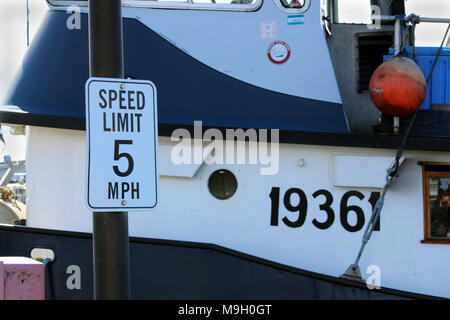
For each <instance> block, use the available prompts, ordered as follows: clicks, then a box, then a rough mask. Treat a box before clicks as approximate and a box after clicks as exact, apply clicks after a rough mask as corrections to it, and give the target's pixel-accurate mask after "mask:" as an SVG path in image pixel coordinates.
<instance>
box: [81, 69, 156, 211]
mask: <svg viewBox="0 0 450 320" xmlns="http://www.w3.org/2000/svg"><path fill="white" fill-rule="evenodd" d="M156 100H157V99H156V87H155V85H154V84H153V83H152V82H150V81H144V80H129V79H127V80H125V79H108V78H90V79H89V80H88V81H87V82H86V142H87V143H86V147H87V152H86V155H87V166H86V203H87V206H88V207H89V209H91V210H92V211H143V210H144V211H145V210H151V209H154V208H155V207H156V205H157V203H158V161H157V160H158V155H157V151H158V131H157V129H158V127H157V119H158V118H157V108H156Z"/></svg>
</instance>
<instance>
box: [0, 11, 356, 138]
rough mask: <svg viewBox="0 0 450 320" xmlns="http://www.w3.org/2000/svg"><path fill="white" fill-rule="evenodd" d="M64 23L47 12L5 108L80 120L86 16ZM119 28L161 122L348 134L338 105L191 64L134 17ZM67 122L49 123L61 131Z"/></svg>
mask: <svg viewBox="0 0 450 320" xmlns="http://www.w3.org/2000/svg"><path fill="white" fill-rule="evenodd" d="M66 19H67V14H66V13H65V12H60V11H50V12H49V13H48V15H47V17H46V19H45V21H44V22H43V25H42V27H41V30H40V31H39V33H38V34H37V35H36V37H35V39H34V41H33V42H32V44H31V46H30V48H29V51H28V53H27V56H26V58H25V61H24V64H23V72H22V73H21V74H19V75H18V78H17V81H16V83H15V85H14V86H13V87H12V90H11V91H10V94H9V95H7V98H6V101H5V104H6V105H14V106H18V107H19V108H20V109H21V110H22V111H26V112H27V113H29V114H32V115H34V116H48V117H49V118H47V119H57V118H60V117H69V118H84V117H85V100H84V85H85V83H86V81H87V79H88V77H89V46H88V17H87V14H82V19H81V22H82V25H81V29H80V30H69V29H68V28H67V27H66ZM123 27H124V59H125V74H126V76H131V77H132V78H135V79H146V80H151V81H153V82H154V83H155V85H156V87H157V90H158V121H159V123H160V124H161V123H162V124H169V125H192V124H193V122H194V121H195V120H201V121H203V125H205V126H211V127H230V128H232V127H234V128H267V129H271V128H274V129H281V130H293V131H303V132H305V131H306V132H308V131H309V132H330V133H347V132H348V127H347V123H346V119H345V115H344V112H343V107H342V105H341V104H336V103H329V102H324V101H319V100H312V99H305V98H299V97H295V96H291V95H286V94H281V93H277V92H274V91H271V90H267V89H263V88H260V87H257V86H253V85H251V84H248V83H245V82H243V81H240V80H237V79H235V78H232V77H230V76H228V75H225V74H223V73H221V72H218V71H217V70H214V69H212V68H210V67H208V66H207V65H205V64H203V63H201V62H199V61H197V60H196V59H194V58H192V57H191V56H189V55H188V54H186V53H185V52H183V51H182V50H180V49H178V48H177V47H175V46H174V45H172V44H171V43H169V42H168V41H167V40H165V39H163V38H162V37H161V36H159V35H158V34H156V33H155V32H154V31H152V30H150V29H149V28H148V27H146V26H145V25H143V24H142V23H140V22H139V21H137V20H135V19H124V21H123ZM324 90H326V88H324ZM2 110H3V111H4V109H0V111H2ZM52 117H53V118H52ZM55 117H56V118H55ZM45 119H46V118H44V121H45ZM0 120H1V119H0ZM66 122H67V121H62V123H61V124H60V125H58V124H57V123H56V124H54V123H53V124H52V125H49V126H59V127H61V128H66V127H67V126H66ZM69 127H70V126H69Z"/></svg>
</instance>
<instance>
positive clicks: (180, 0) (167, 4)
mask: <svg viewBox="0 0 450 320" xmlns="http://www.w3.org/2000/svg"><path fill="white" fill-rule="evenodd" d="M47 1H48V2H49V3H50V4H52V5H56V6H67V5H78V6H87V5H88V2H87V1H86V0H72V1H67V0H47ZM277 1H278V0H277ZM283 1H284V0H283ZM286 1H289V0H286ZM293 1H299V2H301V3H306V2H309V1H310V0H293ZM261 4H262V0H122V6H125V7H155V8H170V9H200V10H227V11H253V10H257V9H258V8H259V7H260V5H261Z"/></svg>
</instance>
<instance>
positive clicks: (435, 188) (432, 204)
mask: <svg viewBox="0 0 450 320" xmlns="http://www.w3.org/2000/svg"><path fill="white" fill-rule="evenodd" d="M449 184H450V178H428V191H429V194H428V202H429V214H430V220H429V223H430V236H431V237H432V238H450V233H449V217H450V215H449V213H450V188H449Z"/></svg>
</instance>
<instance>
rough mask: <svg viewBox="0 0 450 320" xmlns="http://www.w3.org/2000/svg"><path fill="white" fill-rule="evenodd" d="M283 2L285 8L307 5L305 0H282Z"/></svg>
mask: <svg viewBox="0 0 450 320" xmlns="http://www.w3.org/2000/svg"><path fill="white" fill-rule="evenodd" d="M281 4H282V5H283V7H285V8H294V9H298V8H303V6H304V5H305V0H281Z"/></svg>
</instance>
